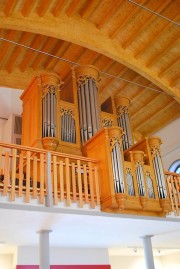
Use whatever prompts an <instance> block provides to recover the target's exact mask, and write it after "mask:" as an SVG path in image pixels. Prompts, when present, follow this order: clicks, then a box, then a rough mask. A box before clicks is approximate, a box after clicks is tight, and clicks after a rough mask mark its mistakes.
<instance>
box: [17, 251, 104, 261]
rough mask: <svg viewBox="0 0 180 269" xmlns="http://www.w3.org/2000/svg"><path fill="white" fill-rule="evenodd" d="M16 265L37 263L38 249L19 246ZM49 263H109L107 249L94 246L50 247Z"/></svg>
mask: <svg viewBox="0 0 180 269" xmlns="http://www.w3.org/2000/svg"><path fill="white" fill-rule="evenodd" d="M17 264H18V265H23V264H24V265H25V264H28V265H36V264H39V251H38V248H35V247H19V248H18V255H17ZM50 264H51V265H58V264H60V265H63V264H64V265H66V264H69V265H71V264H76V265H77V264H79V265H80V264H109V254H108V249H95V248H81V249H79V248H51V249H50Z"/></svg>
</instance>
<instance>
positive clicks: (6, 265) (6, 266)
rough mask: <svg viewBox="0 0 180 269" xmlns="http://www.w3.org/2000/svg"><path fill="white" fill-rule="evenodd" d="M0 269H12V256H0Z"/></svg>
mask: <svg viewBox="0 0 180 269" xmlns="http://www.w3.org/2000/svg"><path fill="white" fill-rule="evenodd" d="M0 269H13V255H12V254H0Z"/></svg>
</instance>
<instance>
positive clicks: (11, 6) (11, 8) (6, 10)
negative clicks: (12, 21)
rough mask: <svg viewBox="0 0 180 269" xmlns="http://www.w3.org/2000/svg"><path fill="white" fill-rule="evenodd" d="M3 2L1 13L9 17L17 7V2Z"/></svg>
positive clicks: (11, 0) (14, 0) (8, 0)
mask: <svg viewBox="0 0 180 269" xmlns="http://www.w3.org/2000/svg"><path fill="white" fill-rule="evenodd" d="M5 2H6V4H5V7H4V10H3V11H4V14H5V15H6V16H8V17H9V16H11V15H12V14H13V11H14V9H15V7H16V5H17V0H7V1H5Z"/></svg>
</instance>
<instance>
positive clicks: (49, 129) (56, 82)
mask: <svg viewBox="0 0 180 269" xmlns="http://www.w3.org/2000/svg"><path fill="white" fill-rule="evenodd" d="M62 84H63V83H62V82H61V80H60V79H59V77H58V76H56V75H52V74H45V75H41V76H39V85H40V87H41V92H42V137H56V136H57V116H56V114H57V92H58V90H59V88H60V86H61V85H62Z"/></svg>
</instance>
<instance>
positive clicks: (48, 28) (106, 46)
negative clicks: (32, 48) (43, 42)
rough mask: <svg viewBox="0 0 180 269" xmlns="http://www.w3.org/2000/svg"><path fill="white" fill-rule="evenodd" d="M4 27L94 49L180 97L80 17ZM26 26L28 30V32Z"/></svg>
mask: <svg viewBox="0 0 180 269" xmlns="http://www.w3.org/2000/svg"><path fill="white" fill-rule="evenodd" d="M0 25H1V27H2V28H8V29H9V28H12V29H15V30H16V29H18V30H19V31H20V30H22V31H24V30H26V31H27V32H33V33H36V34H38V33H39V34H42V35H43V34H44V35H46V36H47V35H48V36H51V37H56V38H59V39H63V40H66V41H68V42H72V43H75V44H77V45H80V46H84V47H86V48H88V49H92V50H94V51H96V52H98V53H101V54H103V55H105V56H107V57H110V58H111V59H113V60H115V61H117V62H119V63H121V64H123V65H126V66H127V67H129V68H131V69H132V70H134V71H135V72H137V73H139V74H140V75H142V76H144V77H145V78H147V79H149V80H150V81H152V83H154V84H156V85H157V86H158V87H160V88H162V89H163V90H164V91H165V92H167V93H168V94H171V95H172V96H176V97H178V96H179V90H178V89H176V88H171V87H170V85H169V83H168V81H166V80H165V79H160V78H159V77H158V76H157V73H156V72H153V71H152V70H150V69H149V68H147V67H146V66H145V64H144V62H142V61H138V60H137V59H135V58H134V57H133V55H132V54H131V53H129V52H127V51H126V50H124V49H122V47H121V45H120V44H119V42H117V41H116V40H111V39H110V38H109V37H108V36H107V34H106V33H104V31H100V30H98V29H97V27H95V25H94V24H92V23H91V22H88V21H86V20H83V19H81V18H79V17H76V16H73V17H71V18H68V16H67V15H65V14H62V15H61V16H60V17H58V18H56V20H53V19H49V17H47V16H44V17H42V18H41V20H38V19H37V20H36V19H35V18H34V17H33V18H32V17H24V16H21V14H19V13H18V14H14V15H13V17H11V18H9V17H0ZM24 25H25V26H26V27H25V28H24ZM74 26H76V31H74ZM87 29H88V35H87ZM97 37H98V38H97ZM177 100H178V101H179V102H180V99H178V98H177Z"/></svg>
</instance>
